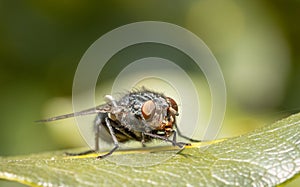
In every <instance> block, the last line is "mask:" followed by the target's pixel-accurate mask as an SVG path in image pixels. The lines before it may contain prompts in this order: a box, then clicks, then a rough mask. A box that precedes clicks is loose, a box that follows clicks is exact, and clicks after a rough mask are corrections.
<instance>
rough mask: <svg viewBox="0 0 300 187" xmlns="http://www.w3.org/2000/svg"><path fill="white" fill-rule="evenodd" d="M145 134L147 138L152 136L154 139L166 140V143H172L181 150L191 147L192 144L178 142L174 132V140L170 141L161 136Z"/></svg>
mask: <svg viewBox="0 0 300 187" xmlns="http://www.w3.org/2000/svg"><path fill="white" fill-rule="evenodd" d="M144 134H145V135H147V136H151V137H152V138H157V139H161V140H164V141H166V142H170V143H172V145H173V146H178V147H179V148H183V147H184V146H185V145H190V144H188V143H184V142H176V131H174V136H173V140H169V139H168V138H167V137H164V136H159V135H157V134H151V133H147V132H144Z"/></svg>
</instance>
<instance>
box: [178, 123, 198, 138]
mask: <svg viewBox="0 0 300 187" xmlns="http://www.w3.org/2000/svg"><path fill="white" fill-rule="evenodd" d="M174 125H175V128H176V130H177V133H178V136H180V137H182V138H184V139H186V140H188V141H191V142H201V140H196V139H192V138H189V137H187V136H185V135H183V134H182V133H181V131H180V130H179V128H178V126H177V124H176V123H175V124H174ZM175 134H176V131H175ZM175 134H174V137H175Z"/></svg>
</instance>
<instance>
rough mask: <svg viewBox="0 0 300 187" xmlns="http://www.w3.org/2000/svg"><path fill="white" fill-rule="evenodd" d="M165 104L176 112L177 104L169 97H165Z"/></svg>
mask: <svg viewBox="0 0 300 187" xmlns="http://www.w3.org/2000/svg"><path fill="white" fill-rule="evenodd" d="M167 102H168V103H169V106H170V107H171V108H172V109H174V110H175V111H176V112H178V105H177V103H176V102H175V101H174V99H172V98H171V97H167Z"/></svg>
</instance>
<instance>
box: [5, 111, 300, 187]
mask: <svg viewBox="0 0 300 187" xmlns="http://www.w3.org/2000/svg"><path fill="white" fill-rule="evenodd" d="M174 151H175V150H173V149H169V150H164V151H162V150H159V149H157V150H156V149H146V150H139V149H137V150H133V151H125V152H124V151H123V152H122V151H120V152H117V153H116V154H114V155H112V156H110V157H109V158H108V159H103V160H97V159H95V156H96V155H88V156H81V157H66V156H64V155H63V152H61V151H58V152H50V153H42V154H35V155H27V156H18V157H0V178H1V179H5V180H13V181H18V182H20V183H23V184H27V185H31V186H141V185H147V186H149V185H158V186H171V185H172V186H174V185H178V186H189V185H195V186H199V185H202V186H274V185H278V184H281V183H284V182H286V181H287V180H289V179H292V178H293V177H295V176H296V175H297V174H299V172H300V114H296V115H293V116H290V117H288V118H286V119H283V120H281V121H279V122H276V123H274V124H272V125H269V126H266V127H263V128H261V129H257V130H255V131H253V132H251V133H248V134H245V135H242V136H239V137H234V138H230V139H226V140H224V141H222V140H219V141H212V142H207V143H200V144H193V145H192V146H188V147H186V148H185V149H184V150H182V151H181V152H179V153H177V154H174ZM166 158H169V159H166ZM153 161H155V163H158V162H159V161H160V163H158V164H154V165H151V163H153ZM116 162H117V163H126V164H117V163H116Z"/></svg>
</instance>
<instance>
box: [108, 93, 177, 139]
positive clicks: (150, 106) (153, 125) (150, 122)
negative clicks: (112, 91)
mask: <svg viewBox="0 0 300 187" xmlns="http://www.w3.org/2000/svg"><path fill="white" fill-rule="evenodd" d="M177 111H178V108H177V104H176V102H175V101H174V100H173V99H171V98H168V97H165V96H163V95H162V94H158V93H153V92H133V93H129V94H127V95H125V96H124V97H122V98H121V99H120V100H119V101H117V102H116V105H115V106H113V107H112V110H111V113H110V114H109V117H110V118H111V119H112V120H114V121H118V123H119V124H120V125H122V126H123V127H126V128H127V129H128V130H130V131H138V132H150V131H155V130H157V131H162V132H165V134H166V135H167V134H168V132H171V131H172V129H173V124H174V123H175V115H177Z"/></svg>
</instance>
